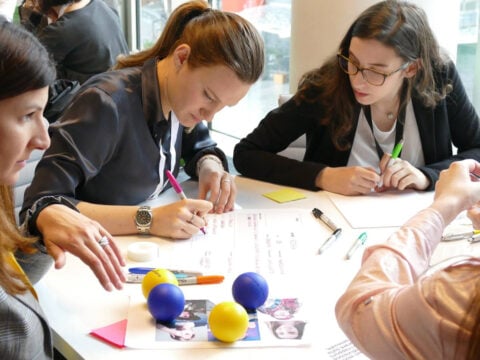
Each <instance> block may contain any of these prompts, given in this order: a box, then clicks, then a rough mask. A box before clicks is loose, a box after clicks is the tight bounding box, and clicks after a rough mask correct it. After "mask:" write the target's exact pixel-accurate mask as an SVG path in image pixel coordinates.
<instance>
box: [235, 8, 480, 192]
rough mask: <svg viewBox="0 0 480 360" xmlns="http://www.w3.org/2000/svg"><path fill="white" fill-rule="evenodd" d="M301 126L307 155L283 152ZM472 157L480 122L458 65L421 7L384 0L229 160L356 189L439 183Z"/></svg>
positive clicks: (276, 176) (259, 174) (245, 167)
mask: <svg viewBox="0 0 480 360" xmlns="http://www.w3.org/2000/svg"><path fill="white" fill-rule="evenodd" d="M303 134H305V135H306V140H307V143H306V151H305V156H304V159H303V161H297V160H293V159H289V158H286V157H283V156H280V155H277V153H278V152H280V151H282V150H284V149H285V148H287V147H288V146H289V145H290V143H292V142H293V141H295V140H296V139H297V138H299V137H300V136H301V135H303ZM401 143H403V149H402V150H401V153H400V154H395V155H399V156H398V157H397V156H395V159H394V160H393V159H392V161H390V153H393V149H394V146H395V145H397V144H401ZM452 147H456V148H457V150H456V153H455V154H454V153H453V150H452ZM466 158H474V159H476V160H480V120H479V117H478V114H477V113H476V112H475V109H474V107H473V105H472V104H471V102H470V100H469V99H468V97H467V94H466V93H465V90H464V87H463V85H462V82H461V80H460V77H459V74H458V73H457V71H456V69H455V65H454V64H453V62H451V61H450V60H449V59H448V58H447V57H446V56H445V55H443V54H442V53H441V52H440V47H439V45H438V43H437V41H436V39H435V37H434V35H433V32H432V29H431V28H430V26H429V24H428V21H427V16H426V14H425V12H424V11H423V10H422V9H421V8H420V7H418V6H417V5H415V4H413V3H410V2H406V1H395V0H387V1H381V2H379V3H376V4H374V5H372V6H370V7H369V8H368V9H366V10H365V11H364V12H363V13H362V14H360V15H359V17H358V18H357V19H356V20H355V21H354V22H353V24H352V25H351V26H350V28H349V29H348V31H347V33H346V35H345V36H344V38H343V39H342V41H341V43H340V45H339V47H338V49H337V52H336V54H334V56H332V57H331V58H329V59H328V60H327V61H326V62H325V63H324V64H323V65H322V66H321V67H320V68H318V69H314V70H312V71H310V72H308V73H307V74H305V75H304V76H303V78H302V80H301V81H300V84H299V86H298V90H297V92H296V93H295V95H294V96H293V99H291V100H290V101H288V102H286V103H285V104H283V105H282V106H280V107H279V108H277V109H275V110H273V111H271V112H270V113H269V114H267V116H266V117H265V118H264V119H263V120H262V122H260V124H259V125H258V127H257V128H256V129H255V130H254V131H253V132H252V133H250V134H249V135H248V136H247V137H246V138H244V139H242V140H241V141H240V143H239V144H238V145H237V146H236V147H235V151H234V158H233V160H234V164H235V167H236V169H237V170H238V171H239V172H240V173H242V175H245V176H249V177H253V178H257V179H260V180H264V181H270V182H274V183H279V184H283V185H289V186H295V187H301V188H305V189H310V190H321V189H323V190H327V191H331V192H335V193H339V194H344V195H360V194H368V193H370V192H372V191H383V190H385V189H388V188H392V189H397V190H404V189H407V188H409V189H415V190H433V189H434V186H435V182H436V181H437V179H438V175H439V172H440V171H441V170H442V169H446V168H448V166H449V164H450V163H452V162H453V161H455V160H460V159H466Z"/></svg>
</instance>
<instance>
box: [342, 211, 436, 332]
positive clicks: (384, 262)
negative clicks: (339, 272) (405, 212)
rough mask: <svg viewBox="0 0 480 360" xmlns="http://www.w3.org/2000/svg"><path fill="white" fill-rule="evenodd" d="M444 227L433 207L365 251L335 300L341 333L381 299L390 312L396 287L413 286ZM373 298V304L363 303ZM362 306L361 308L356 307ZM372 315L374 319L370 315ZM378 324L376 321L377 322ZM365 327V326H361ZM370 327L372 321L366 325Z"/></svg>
mask: <svg viewBox="0 0 480 360" xmlns="http://www.w3.org/2000/svg"><path fill="white" fill-rule="evenodd" d="M443 228H444V223H443V219H442V217H441V216H440V214H439V213H438V212H437V211H435V210H433V209H425V210H423V211H421V212H420V213H419V214H417V215H416V216H415V217H413V218H411V219H410V220H409V221H408V222H407V223H406V224H405V225H404V226H403V227H402V228H400V229H399V230H398V231H396V232H395V233H394V234H392V236H391V237H390V238H389V239H388V240H387V241H386V242H385V243H384V244H380V245H375V246H372V247H369V248H367V249H366V250H365V253H364V256H363V263H362V267H361V269H360V271H359V272H358V274H357V275H356V276H355V278H354V279H353V281H352V282H351V283H350V285H349V287H348V288H347V290H346V292H345V293H344V294H343V295H342V297H341V298H340V299H339V300H338V302H337V306H336V315H337V319H338V322H339V324H340V325H341V326H342V327H343V328H344V330H345V332H347V333H349V334H350V335H352V336H353V333H352V331H355V329H353V330H352V329H351V327H353V325H351V324H353V323H355V322H356V320H355V319H356V318H357V317H358V316H359V315H358V314H359V313H361V314H363V315H362V316H364V315H365V312H374V311H375V309H376V308H378V306H377V305H378V303H379V302H381V303H382V304H383V305H382V306H386V310H385V313H386V314H388V313H390V310H388V308H390V307H391V306H393V303H394V302H395V299H396V297H397V295H398V294H399V290H401V289H405V288H407V287H410V286H413V285H414V284H415V283H416V281H417V279H418V277H419V276H420V275H421V274H423V273H424V271H425V270H426V269H427V268H428V266H429V261H430V257H431V255H432V252H433V250H434V249H435V247H436V245H437V244H438V242H439V240H440V237H441V234H442V231H443ZM372 301H375V306H366V305H368V304H369V303H370V302H372ZM360 308H362V311H359V309H360ZM372 318H375V316H373V314H372ZM377 325H380V324H377ZM365 326H367V325H365ZM368 326H372V324H370V325H368Z"/></svg>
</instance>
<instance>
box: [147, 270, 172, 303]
mask: <svg viewBox="0 0 480 360" xmlns="http://www.w3.org/2000/svg"><path fill="white" fill-rule="evenodd" d="M163 283H169V284H173V285H177V286H178V280H177V277H176V276H175V274H174V273H172V272H171V271H169V270H167V269H154V270H151V271H149V272H148V273H147V274H146V275H145V277H144V278H143V280H142V292H143V296H145V299H148V294H150V290H152V289H153V288H154V287H155V286H157V285H159V284H163Z"/></svg>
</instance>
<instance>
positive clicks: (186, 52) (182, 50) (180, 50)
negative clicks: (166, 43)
mask: <svg viewBox="0 0 480 360" xmlns="http://www.w3.org/2000/svg"><path fill="white" fill-rule="evenodd" d="M190 52H191V48H190V46H188V45H187V44H181V45H179V46H177V48H176V49H175V51H174V52H173V61H174V63H175V67H176V68H177V69H178V68H180V67H181V66H182V65H183V64H184V63H185V62H186V61H187V60H188V57H189V56H190Z"/></svg>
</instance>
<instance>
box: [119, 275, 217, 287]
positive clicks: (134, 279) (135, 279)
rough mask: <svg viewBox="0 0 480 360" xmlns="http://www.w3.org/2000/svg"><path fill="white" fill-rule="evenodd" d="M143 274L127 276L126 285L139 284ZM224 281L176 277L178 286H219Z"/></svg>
mask: <svg viewBox="0 0 480 360" xmlns="http://www.w3.org/2000/svg"><path fill="white" fill-rule="evenodd" d="M144 277H145V274H133V273H128V274H127V283H141V282H142V280H143V278H144ZM224 279H225V277H224V276H222V275H201V276H200V275H199V276H186V277H177V281H178V285H179V286H184V285H207V284H220V283H221V282H223V280H224Z"/></svg>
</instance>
